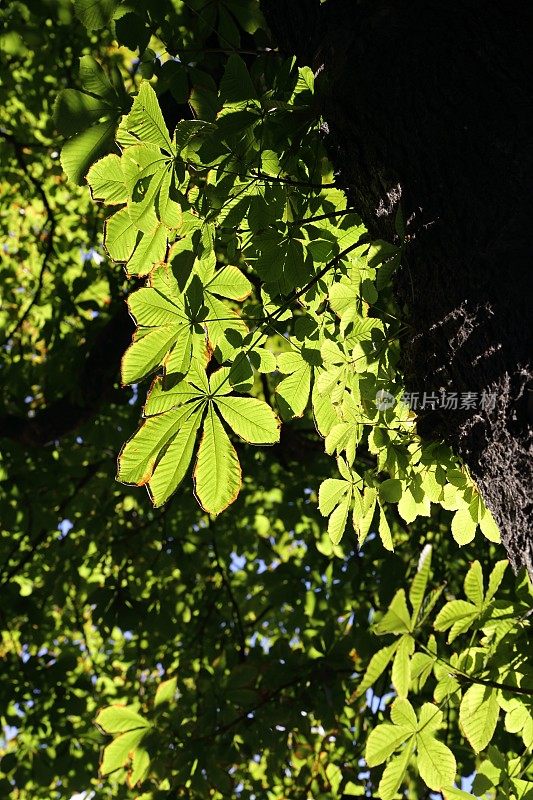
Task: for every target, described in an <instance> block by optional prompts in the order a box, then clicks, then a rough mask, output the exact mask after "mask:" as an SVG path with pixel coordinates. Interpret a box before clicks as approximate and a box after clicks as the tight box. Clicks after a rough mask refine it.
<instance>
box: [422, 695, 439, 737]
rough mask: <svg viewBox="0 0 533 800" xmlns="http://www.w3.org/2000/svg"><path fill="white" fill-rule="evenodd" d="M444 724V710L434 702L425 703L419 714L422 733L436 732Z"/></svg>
mask: <svg viewBox="0 0 533 800" xmlns="http://www.w3.org/2000/svg"><path fill="white" fill-rule="evenodd" d="M441 725H442V711H441V710H440V708H437V706H436V705H434V704H433V703H424V705H423V706H422V708H421V709H420V712H419V715H418V725H417V728H418V731H419V732H420V733H422V734H428V733H434V732H435V731H438V729H439V728H440V727H441Z"/></svg>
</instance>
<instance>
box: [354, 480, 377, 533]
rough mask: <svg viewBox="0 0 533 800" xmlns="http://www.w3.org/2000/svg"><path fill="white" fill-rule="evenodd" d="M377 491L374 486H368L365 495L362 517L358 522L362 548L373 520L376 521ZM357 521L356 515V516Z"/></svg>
mask: <svg viewBox="0 0 533 800" xmlns="http://www.w3.org/2000/svg"><path fill="white" fill-rule="evenodd" d="M376 502H377V491H376V489H374V487H372V486H366V487H365V491H364V494H363V507H362V512H363V513H362V516H361V518H360V519H359V520H358V523H357V526H356V531H357V536H358V539H359V546H360V547H361V546H362V545H363V543H364V541H365V539H366V537H367V536H368V533H369V531H370V526H371V525H372V520H373V519H374V511H375V509H376ZM354 520H355V515H354Z"/></svg>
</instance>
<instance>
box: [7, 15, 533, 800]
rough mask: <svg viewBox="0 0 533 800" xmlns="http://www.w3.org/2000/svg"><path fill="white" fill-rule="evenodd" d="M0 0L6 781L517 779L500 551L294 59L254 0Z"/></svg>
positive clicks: (232, 792) (38, 786)
mask: <svg viewBox="0 0 533 800" xmlns="http://www.w3.org/2000/svg"><path fill="white" fill-rule="evenodd" d="M2 14H3V18H2V22H3V32H2V46H3V48H4V51H5V52H6V54H7V61H8V67H9V69H8V70H7V71H6V80H5V82H4V84H3V87H2V89H1V90H0V91H1V93H2V95H1V96H2V112H1V114H2V118H1V130H0V147H1V154H2V160H3V163H5V165H6V169H5V171H4V178H3V181H2V184H1V186H2V196H3V197H4V198H5V199H6V201H7V202H4V204H3V208H2V221H3V228H4V229H5V230H6V231H7V235H6V237H5V239H4V243H3V254H4V268H3V278H4V280H3V288H4V301H3V304H2V307H1V309H0V323H1V326H2V330H3V340H2V366H1V369H2V377H3V385H4V412H3V415H2V416H1V417H0V435H1V436H2V437H3V448H2V461H1V469H2V475H1V485H2V506H1V507H2V531H3V533H2V539H1V548H2V554H1V559H2V560H1V565H0V569H1V572H2V578H1V581H2V596H3V601H4V602H3V603H2V609H1V611H0V613H1V617H0V622H1V624H2V644H1V648H2V649H1V653H2V659H3V673H4V675H5V676H6V679H5V680H4V681H3V683H2V686H1V688H0V698H1V704H0V714H1V715H2V721H3V724H4V740H3V742H2V753H3V757H2V760H1V762H0V771H1V773H2V777H1V778H0V781H1V783H0V787H1V790H2V791H3V793H4V795H5V796H13V797H17V798H21V799H22V800H26V798H28V800H29V798H32V799H33V798H43V800H45V799H46V800H47V799H48V798H70V797H71V795H72V794H73V793H75V792H80V791H84V790H87V791H90V790H93V791H94V792H95V793H96V796H97V797H102V798H106V797H130V796H135V797H139V798H146V800H148V798H158V797H190V798H200V797H212V798H220V797H233V796H235V797H242V798H253V797H257V798H259V797H269V798H280V799H281V798H283V797H294V798H297V797H301V798H307V797H313V798H320V797H324V798H326V797H328V798H329V797H342V796H346V797H349V796H360V797H372V796H373V797H379V798H381V800H393V798H395V797H409V798H424V797H428V796H431V793H432V792H433V793H436V796H444V797H445V798H450V799H451V798H462V797H472V796H478V797H479V796H488V797H507V798H509V799H510V800H518V798H527V797H533V774H532V764H531V748H532V746H533V717H532V715H531V698H532V696H533V678H532V674H531V663H530V659H529V652H530V646H529V642H528V628H529V619H530V607H531V588H530V584H529V581H528V578H527V576H525V575H524V574H520V575H518V576H513V575H512V574H511V570H510V569H506V566H507V564H506V561H505V560H503V556H504V554H503V552H502V551H501V550H500V548H499V547H498V545H497V542H498V538H499V537H498V531H497V529H496V526H495V524H494V521H493V520H492V517H491V516H490V514H489V512H488V511H487V510H486V509H485V507H484V505H483V502H482V500H481V498H480V496H479V494H478V492H477V489H476V487H475V485H474V483H473V481H472V480H471V478H470V476H469V474H468V472H467V470H466V469H465V468H464V467H463V466H462V465H461V463H460V461H459V460H458V459H457V458H456V457H455V456H454V454H453V453H452V452H451V451H450V449H449V448H448V447H447V446H446V443H443V442H426V441H423V440H422V439H421V438H420V437H419V436H418V435H417V432H416V425H417V414H416V412H415V410H414V409H413V408H412V407H410V403H409V402H408V398H406V397H405V393H404V387H403V383H402V375H401V366H400V365H401V361H400V355H401V343H402V335H403V333H404V331H405V329H406V327H407V326H408V325H409V322H408V316H407V310H406V309H404V308H399V307H398V305H397V303H396V302H395V299H394V293H393V288H392V278H393V274H394V271H395V270H396V269H397V267H398V265H399V263H400V262H401V258H402V240H403V236H404V226H403V220H402V218H401V214H398V217H397V220H396V231H397V241H396V242H394V243H386V242H382V241H377V242H376V241H372V240H371V238H370V237H369V235H368V233H367V230H366V229H365V226H364V220H361V219H360V217H359V216H358V214H357V209H354V208H351V207H350V205H349V201H348V198H347V196H346V194H345V193H344V192H343V191H342V187H340V186H339V185H338V182H337V181H336V176H335V174H334V172H333V170H332V167H331V165H330V163H329V161H328V159H327V156H326V153H325V149H324V136H325V135H326V130H327V128H326V127H325V125H324V124H323V122H322V120H321V118H320V114H319V110H318V109H319V102H318V100H317V97H318V95H319V80H320V78H319V77H318V76H314V75H313V73H312V71H311V70H310V69H309V68H308V67H300V66H298V65H297V63H296V60H295V59H294V58H293V57H292V56H291V54H287V53H279V52H277V51H276V50H275V42H274V43H273V42H271V41H270V38H269V33H268V30H267V26H266V23H265V21H264V19H263V16H262V14H261V10H260V7H259V5H258V3H257V2H255V0H224V2H222V0H221V1H220V2H217V3H208V4H204V3H203V2H199V0H188V2H181V0H173V1H172V2H166V3H160V2H158V3H156V2H149V3H147V4H142V5H141V4H138V5H137V4H135V3H118V2H114V0H96V2H95V0H91V1H90V2H87V1H86V0H76V1H75V2H74V4H73V5H71V3H70V2H61V3H49V4H47V3H44V2H35V3H30V2H26V3H22V2H10V3H9V4H8V6H7V9H6V10H4V11H3V12H2ZM273 48H274V49H273ZM50 50H52V51H53V53H54V57H53V58H51V57H50ZM391 124H393V121H391ZM60 152H61V156H60V158H59V154H60ZM86 184H88V186H89V188H90V193H89V190H88V189H87V186H86ZM126 299H127V306H128V309H129V314H130V315H131V318H133V321H134V323H135V326H136V329H135V331H134V334H133V340H132V342H131V344H129V346H128V347H127V349H126V343H127V342H128V341H129V339H130V328H131V326H130V323H129V322H128V317H127V315H126V314H125V303H126ZM124 350H125V352H124ZM121 356H122V358H121ZM149 376H155V377H153V380H152V382H151V383H150V382H149V381H148V380H147V379H148V377H149ZM120 384H123V386H121V385H120ZM126 385H129V386H131V387H132V388H131V389H127V388H124V386H126ZM427 401H428V402H433V403H435V402H437V398H429V399H428V400H427ZM463 401H464V402H469V401H470V400H469V398H463ZM140 418H141V424H140V426H139V419H140ZM124 442H126V444H124ZM264 445H271V446H270V447H265V446H264ZM121 448H122V449H121ZM119 453H120V455H119ZM117 455H119V459H118V480H119V481H120V483H116V482H114V480H113V479H114V477H115V472H116V470H115V459H116V457H117ZM191 474H192V480H191ZM142 485H146V486H147V488H148V494H146V493H145V492H144V491H143V490H141V489H138V488H132V487H136V486H142ZM228 506H229V508H228ZM478 528H479V529H480V531H481V533H482V534H484V536H479V535H478V538H477V539H475V540H474V537H475V534H476V530H478ZM459 546H461V547H459ZM472 779H473V783H472ZM462 781H464V783H462ZM461 787H462V789H468V791H463V790H462V789H461ZM470 792H474V794H473V795H472V794H471V793H470Z"/></svg>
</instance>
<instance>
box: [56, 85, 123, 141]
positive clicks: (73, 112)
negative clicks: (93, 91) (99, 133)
mask: <svg viewBox="0 0 533 800" xmlns="http://www.w3.org/2000/svg"><path fill="white" fill-rule="evenodd" d="M111 111H112V108H111V106H110V105H109V103H107V102H106V101H105V100H102V99H101V98H98V97H93V96H92V95H89V94H86V93H85V92H80V91H78V90H77V89H63V91H62V92H60V93H59V94H58V96H57V100H56V102H55V105H54V122H55V124H56V128H57V129H58V131H59V133H61V134H62V135H63V136H73V135H74V134H75V133H80V131H84V130H85V129H86V128H88V127H89V126H90V125H93V124H94V123H95V122H98V120H99V119H100V118H101V117H103V116H109V114H110V112H111Z"/></svg>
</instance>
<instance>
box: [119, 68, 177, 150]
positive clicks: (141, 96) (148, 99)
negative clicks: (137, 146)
mask: <svg viewBox="0 0 533 800" xmlns="http://www.w3.org/2000/svg"><path fill="white" fill-rule="evenodd" d="M121 129H125V130H127V131H128V132H129V133H131V134H133V136H135V137H136V138H137V139H139V140H140V141H141V142H145V143H147V144H155V145H156V146H157V147H160V148H161V149H162V150H166V151H167V152H169V153H171V152H172V151H173V148H172V143H171V141H170V137H169V134H168V130H167V126H166V125H165V120H164V119H163V114H162V113H161V109H160V108H159V103H158V101H157V95H156V93H155V92H154V90H153V89H152V87H151V85H150V84H149V83H148V81H143V83H141V86H140V89H139V93H138V95H137V97H136V98H135V99H134V101H133V105H132V107H131V111H130V113H129V114H128V116H127V117H126V119H125V120H123V122H122V123H121Z"/></svg>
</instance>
